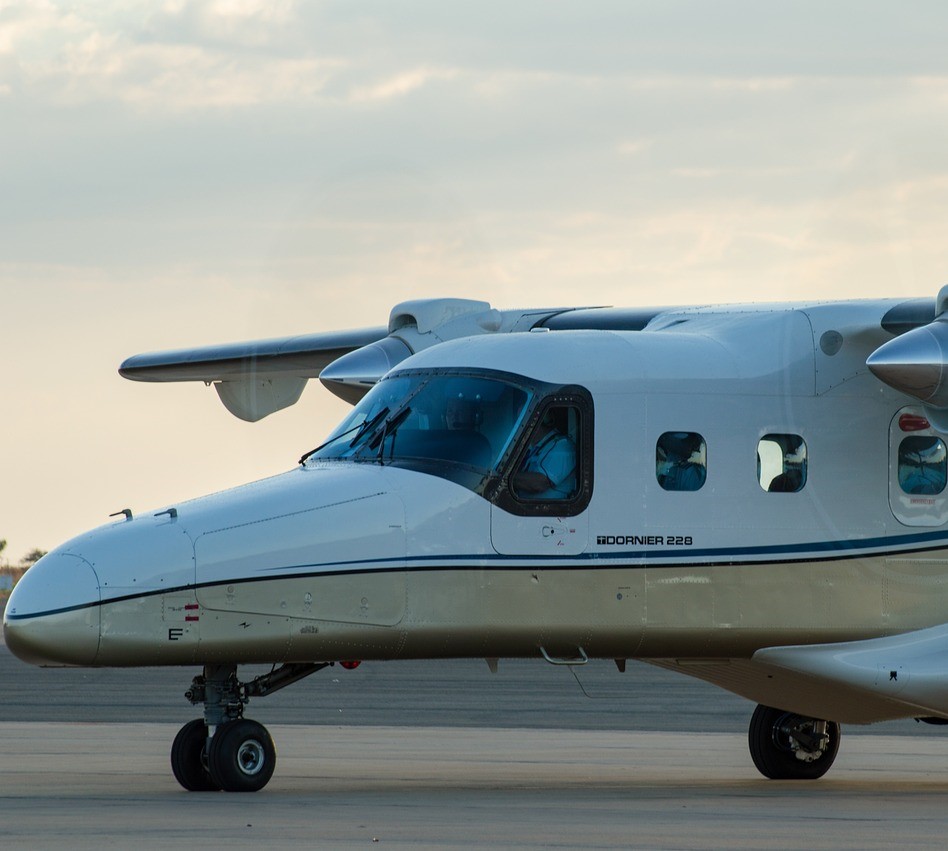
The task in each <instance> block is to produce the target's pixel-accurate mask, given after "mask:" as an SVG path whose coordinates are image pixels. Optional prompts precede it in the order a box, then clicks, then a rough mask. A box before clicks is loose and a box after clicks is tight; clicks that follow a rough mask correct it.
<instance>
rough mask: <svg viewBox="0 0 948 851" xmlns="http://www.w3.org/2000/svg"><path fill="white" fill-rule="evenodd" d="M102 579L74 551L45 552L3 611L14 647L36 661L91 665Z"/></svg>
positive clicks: (15, 651)
mask: <svg viewBox="0 0 948 851" xmlns="http://www.w3.org/2000/svg"><path fill="white" fill-rule="evenodd" d="M98 603H99V580H98V577H97V576H96V573H95V571H94V570H93V569H92V566H91V565H90V564H89V562H87V561H86V560H85V559H83V558H82V557H81V556H78V555H76V554H74V553H61V552H53V553H50V554H49V555H46V556H43V558H41V559H40V560H39V561H38V562H36V564H34V565H33V566H32V567H31V568H30V569H29V570H28V571H27V572H26V573H25V574H24V576H23V578H22V579H21V580H20V581H19V582H18V583H17V585H16V588H14V589H13V593H12V594H11V595H10V599H9V600H8V601H7V608H6V612H5V613H4V616H3V637H4V640H5V641H6V644H7V647H9V648H10V650H11V652H12V653H13V654H14V655H16V656H18V657H19V658H20V659H22V660H23V661H24V662H29V663H30V664H32V665H46V666H60V665H91V664H92V663H93V662H94V660H95V657H96V653H97V652H98V649H99V606H98Z"/></svg>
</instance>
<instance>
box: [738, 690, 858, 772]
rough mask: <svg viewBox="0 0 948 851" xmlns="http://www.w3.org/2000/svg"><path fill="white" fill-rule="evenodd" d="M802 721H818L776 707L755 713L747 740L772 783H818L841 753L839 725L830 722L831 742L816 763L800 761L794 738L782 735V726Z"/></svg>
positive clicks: (759, 707)
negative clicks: (780, 781)
mask: <svg viewBox="0 0 948 851" xmlns="http://www.w3.org/2000/svg"><path fill="white" fill-rule="evenodd" d="M801 719H802V720H813V721H815V720H817V719H807V718H805V716H802V715H796V714H794V713H793V712H786V711H785V710H783V709H774V708H773V707H772V706H758V707H757V708H756V709H755V710H754V715H753V717H752V718H751V722H750V729H749V730H748V735H747V740H748V744H749V746H750V754H751V759H753V760H754V765H756V766H757V770H758V771H759V772H760V773H761V774H763V775H764V777H768V778H770V779H771V780H816V779H817V778H820V777H822V776H823V775H824V774H826V772H827V771H829V770H830V768H831V766H832V765H833V761H834V760H835V759H836V753H837V752H838V751H839V724H837V723H836V722H835V721H829V722H827V725H826V732H827V733H828V734H829V741H828V742H827V743H826V748H825V749H824V750H823V752H822V753H821V754H819V756H817V757H816V758H815V759H814V760H813V761H812V762H807V761H806V760H802V759H798V758H797V756H796V751H795V750H794V748H793V743H792V741H791V739H790V737H789V736H788V735H787V734H786V733H784V732H781V727H782V726H784V725H785V724H786V723H787V722H788V721H790V722H795V721H799V720H801Z"/></svg>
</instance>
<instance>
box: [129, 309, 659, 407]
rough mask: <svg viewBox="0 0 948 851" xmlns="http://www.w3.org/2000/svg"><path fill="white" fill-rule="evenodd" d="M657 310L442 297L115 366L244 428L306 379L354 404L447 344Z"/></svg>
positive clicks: (606, 325) (284, 403) (609, 323)
mask: <svg viewBox="0 0 948 851" xmlns="http://www.w3.org/2000/svg"><path fill="white" fill-rule="evenodd" d="M661 312H662V309H661V308H657V309H641V310H625V309H620V310H616V309H614V308H602V307H595V308H541V309H531V310H506V311H500V310H495V309H493V308H491V306H490V305H489V304H488V303H487V302H483V301H472V300H470V299H459V298H440V299H420V300H416V301H406V302H401V303H400V304H397V305H395V307H394V308H393V309H392V311H391V313H390V315H389V321H388V327H377V328H361V329H356V330H352V331H339V332H331V333H327V334H308V335H304V336H298V337H283V338H279V339H273V340H258V341H252V342H247V343H228V344H225V345H219V346H201V347H197V348H189V349H177V350H174V351H167V352H154V353H150V354H141V355H134V356H133V357H130V358H128V359H127V360H126V361H125V362H124V363H123V364H122V365H121V367H119V373H120V374H121V375H122V376H124V377H125V378H130V379H132V380H133V381H156V382H166V381H203V382H204V383H205V384H213V385H214V388H215V389H216V390H217V393H218V395H219V396H220V398H221V401H222V402H223V403H224V406H225V407H226V408H227V410H229V411H230V412H231V413H232V414H234V416H236V417H239V418H240V419H242V420H246V421H248V422H256V421H257V420H259V419H262V418H263V417H265V416H267V415H268V414H272V413H274V412H275V411H279V410H281V409H282V408H286V407H289V406H290V405H293V404H295V403H296V401H297V400H298V399H299V397H300V395H301V394H302V392H303V388H304V387H305V386H306V382H307V381H308V380H309V379H310V378H316V377H318V378H319V380H320V381H321V382H322V383H323V384H324V385H325V386H326V387H327V388H328V389H329V390H331V391H332V392H333V393H334V394H336V395H337V396H339V397H340V398H341V399H344V400H345V401H347V402H350V403H352V404H355V403H356V402H358V401H359V399H361V398H362V397H363V396H364V395H365V394H366V393H367V392H368V390H369V388H370V387H371V386H372V385H373V384H375V382H377V381H378V380H379V379H380V378H381V377H382V376H383V375H385V373H387V372H388V371H389V370H390V369H392V367H394V366H395V365H397V364H398V363H400V362H401V361H403V360H404V359H405V358H407V357H409V356H410V355H412V354H414V353H415V352H418V351H421V350H422V349H425V348H428V347H429V346H434V345H437V344H438V343H442V342H444V341H446V340H453V339H457V338H459V337H471V336H476V335H479V334H498V333H512V332H517V331H529V330H530V329H531V328H535V327H539V326H543V327H546V328H549V329H550V330H568V329H575V328H590V329H591V328H599V329H603V330H627V331H629V330H641V329H642V328H644V327H645V326H646V325H647V324H648V323H649V321H651V320H652V319H653V318H654V317H655V316H657V315H658V314H659V313H661Z"/></svg>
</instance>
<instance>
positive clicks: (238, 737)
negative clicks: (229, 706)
mask: <svg viewBox="0 0 948 851" xmlns="http://www.w3.org/2000/svg"><path fill="white" fill-rule="evenodd" d="M207 767H208V770H209V771H210V773H211V778H212V779H213V780H214V782H215V783H219V784H220V787H221V789H223V790H224V791H225V792H258V791H260V790H261V789H262V788H263V787H264V786H266V785H267V783H268V782H269V781H270V778H271V777H272V776H273V769H274V768H275V767H276V748H275V747H274V746H273V739H272V738H270V734H269V733H268V732H267V728H266V727H264V726H263V724H258V723H257V722H256V721H250V720H249V719H247V718H242V719H240V720H238V721H228V722H227V723H226V724H222V725H221V726H220V727H218V728H217V732H216V733H215V734H214V736H213V737H212V738H211V744H210V747H209V748H208V754H207Z"/></svg>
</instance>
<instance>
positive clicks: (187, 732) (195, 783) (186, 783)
mask: <svg viewBox="0 0 948 851" xmlns="http://www.w3.org/2000/svg"><path fill="white" fill-rule="evenodd" d="M206 744H207V725H206V724H205V723H204V719H203V718H195V719H194V720H193V721H188V723H187V724H185V725H184V726H183V727H182V728H181V729H180V730H179V731H178V735H177V736H175V737H174V742H173V743H172V745H171V771H172V773H173V774H174V777H175V780H177V781H178V782H179V783H180V784H181V785H182V786H183V787H184V788H185V789H187V790H188V791H189V792H217V791H219V790H220V788H221V787H220V784H219V783H216V782H215V781H214V780H213V779H212V778H211V775H210V774H209V773H208V770H207V755H206V753H205V746H206Z"/></svg>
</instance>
